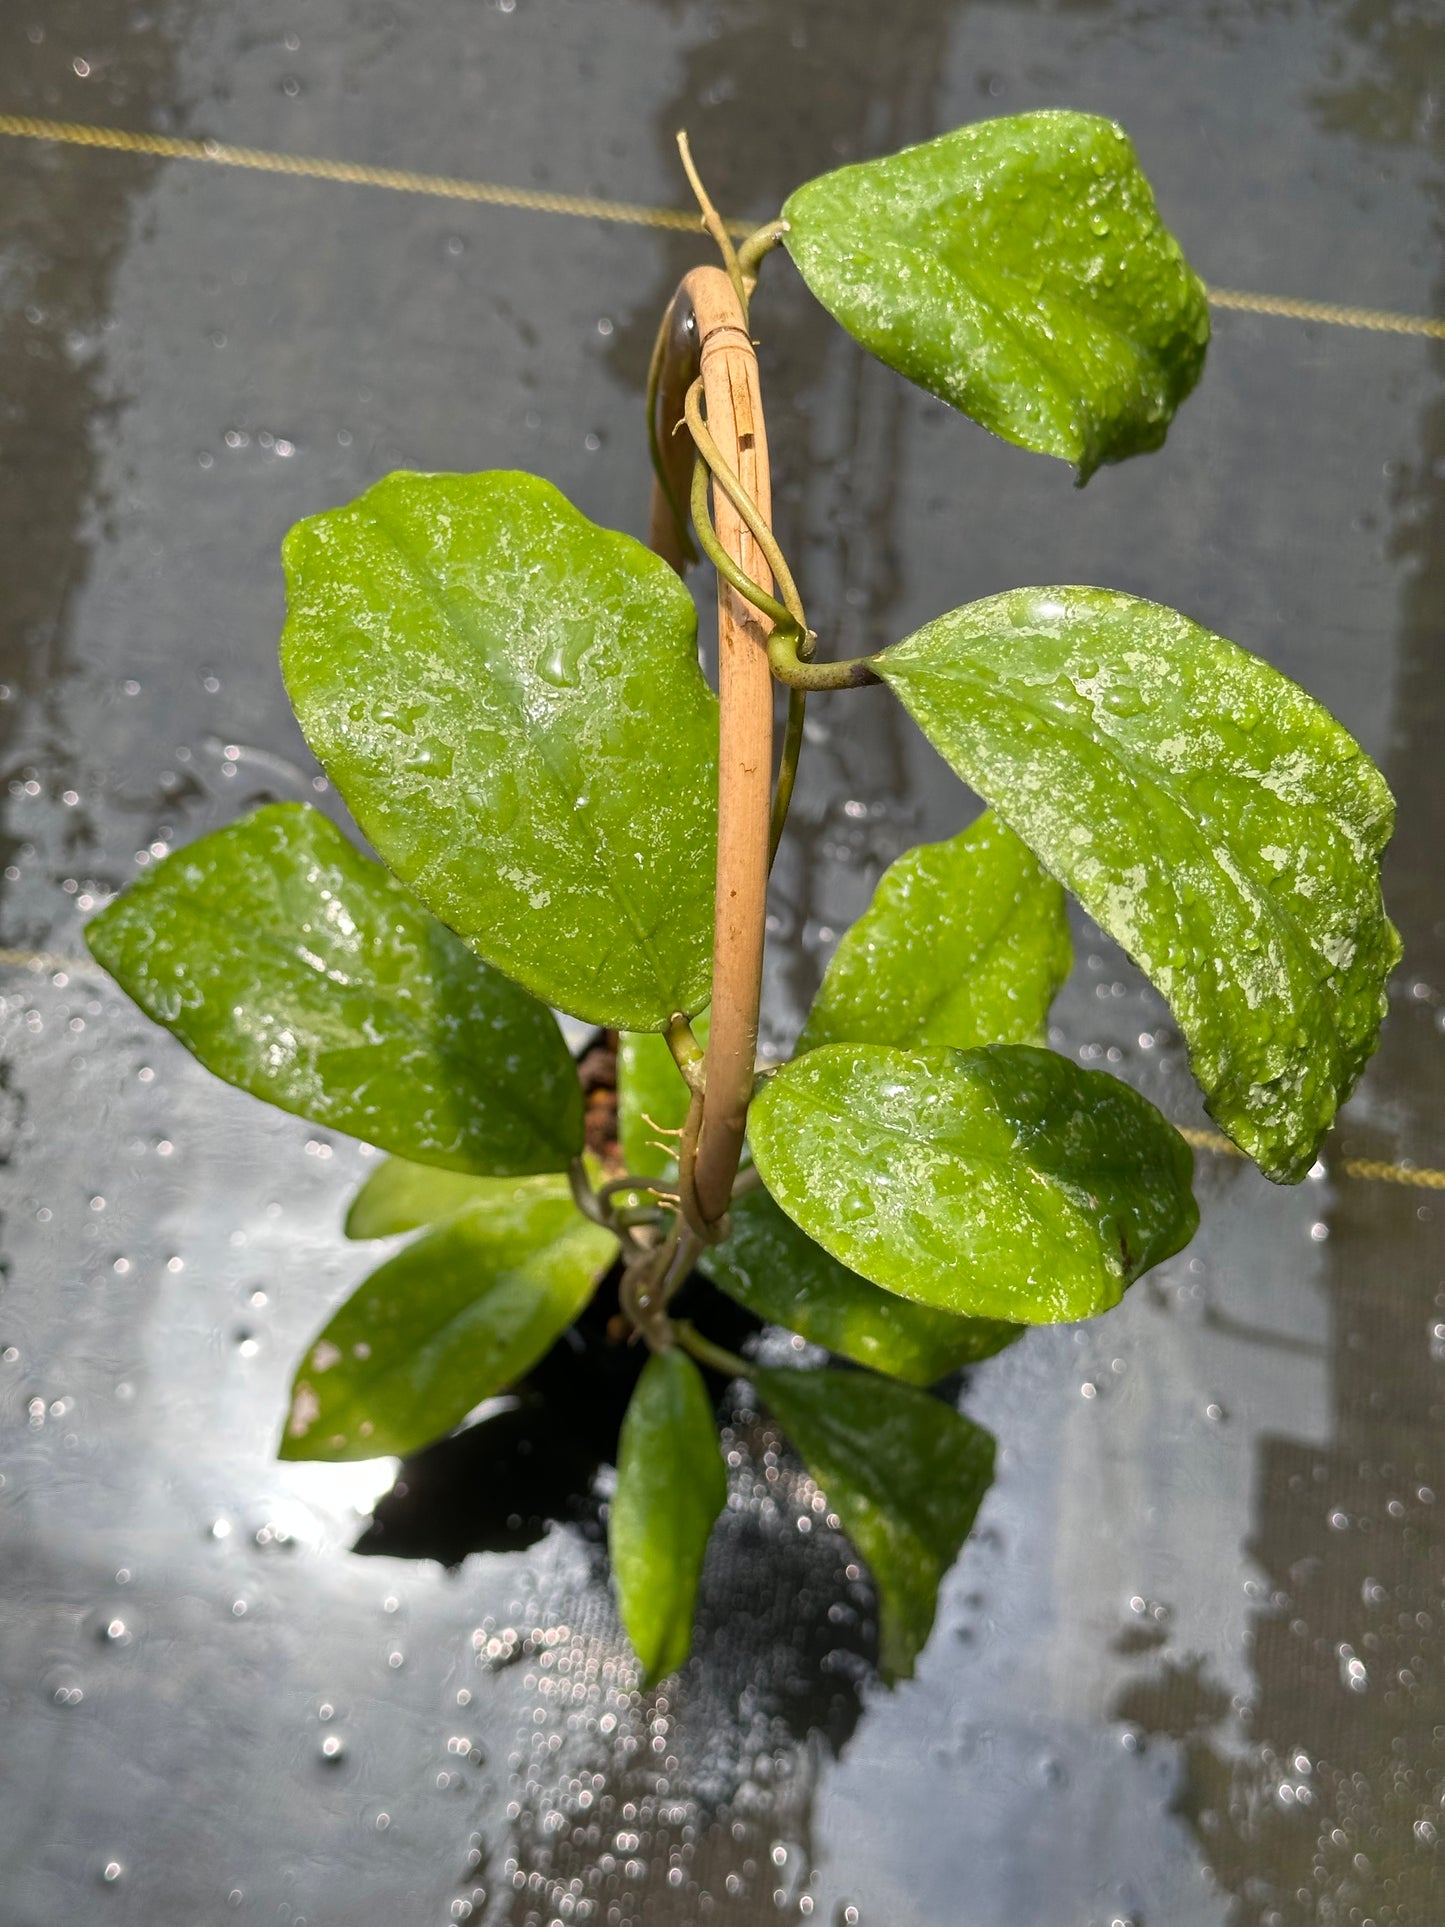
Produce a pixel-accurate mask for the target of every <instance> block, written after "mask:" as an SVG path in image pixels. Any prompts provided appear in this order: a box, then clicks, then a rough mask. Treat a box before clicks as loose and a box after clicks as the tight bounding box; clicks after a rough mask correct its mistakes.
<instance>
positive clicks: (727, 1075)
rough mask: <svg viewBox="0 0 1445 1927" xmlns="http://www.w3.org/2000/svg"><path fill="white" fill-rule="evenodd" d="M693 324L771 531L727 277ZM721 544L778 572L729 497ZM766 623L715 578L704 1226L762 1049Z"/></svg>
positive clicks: (757, 570) (732, 447)
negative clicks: (713, 861) (714, 831)
mask: <svg viewBox="0 0 1445 1927" xmlns="http://www.w3.org/2000/svg"><path fill="white" fill-rule="evenodd" d="M682 295H683V299H684V300H685V301H686V302H687V303H688V304H689V305H690V306H691V309H692V312H693V314H694V316H695V318H696V322H697V342H698V349H699V359H700V365H701V372H702V381H703V392H704V394H705V396H706V399H707V424H708V431H709V433H710V434H711V436H712V439H713V441H714V442H715V443H716V445H717V448H718V451H719V454H720V455H721V458H722V460H723V462H725V463H726V465H727V467H728V469H729V470H730V471H731V473H732V474H733V475H734V476H735V477H736V478H737V480H738V482H739V483H740V484H741V486H742V488H743V489H744V490H745V491H746V493H747V495H748V497H749V499H750V500H751V502H752V503H753V504H754V505H755V509H756V512H757V514H758V515H759V517H760V518H761V519H762V521H763V523H764V524H768V523H770V521H771V515H772V489H771V481H770V475H769V469H768V444H767V434H766V430H765V427H764V423H763V404H762V391H761V387H760V384H759V380H758V359H757V355H756V353H755V352H754V349H753V344H752V340H751V338H750V336H749V334H748V330H747V317H746V314H745V312H744V310H743V307H742V305H741V303H740V302H739V299H738V296H737V293H736V291H735V289H734V285H733V282H732V280H731V279H730V277H729V276H728V275H727V274H725V273H724V272H723V271H722V270H721V269H719V268H710V267H708V268H694V269H693V271H692V273H691V274H689V275H688V276H687V278H686V279H685V280H684V282H683V284H682ZM713 514H714V525H715V527H716V530H717V535H718V539H719V541H720V542H721V544H722V546H723V548H724V549H725V550H726V551H727V553H728V555H729V556H731V558H732V559H733V561H734V562H735V563H736V564H737V565H738V567H739V568H740V569H741V570H742V571H743V572H744V574H745V575H747V576H749V577H750V578H752V580H754V581H756V582H758V583H760V584H761V585H762V586H763V587H765V588H766V587H767V586H769V585H770V584H771V582H772V573H771V571H770V570H769V569H768V566H767V563H766V561H765V559H764V557H763V553H762V550H761V548H760V547H759V545H758V543H757V542H756V540H755V539H754V537H753V535H752V533H751V531H750V530H749V529H748V528H747V526H746V524H745V522H744V521H743V518H742V516H741V515H739V513H738V511H737V508H736V506H735V505H734V504H733V502H732V501H730V500H729V499H728V496H727V494H726V492H725V491H724V490H722V489H719V490H718V491H717V499H716V501H715V502H714V505H713ZM771 627H772V625H771V623H770V622H769V621H768V620H767V618H766V617H765V616H764V615H763V614H761V612H760V611H759V610H757V609H755V608H753V607H752V606H751V605H750V604H749V603H748V602H747V601H745V600H744V598H743V597H742V596H740V595H739V594H738V593H737V591H736V590H735V589H734V588H733V587H732V586H731V584H730V583H728V582H726V581H724V580H722V579H721V578H719V581H718V696H719V700H720V708H721V717H720V740H719V752H718V844H717V888H716V895H715V900H714V940H713V981H712V1016H711V1029H710V1030H709V1033H708V1043H707V1058H706V1073H705V1090H706V1095H705V1098H704V1101H703V1108H702V1127H701V1130H700V1132H699V1134H698V1140H697V1156H696V1160H695V1162H694V1163H693V1167H692V1170H691V1172H690V1174H689V1175H690V1177H691V1184H690V1185H687V1184H686V1183H685V1184H684V1195H685V1196H686V1193H687V1191H689V1190H690V1191H691V1192H692V1198H691V1200H689V1202H695V1206H696V1210H697V1214H698V1217H699V1219H700V1220H701V1222H702V1224H703V1225H705V1226H712V1225H716V1224H718V1223H719V1222H720V1221H721V1219H722V1218H723V1216H724V1214H725V1213H726V1211H727V1208H728V1201H729V1198H730V1197H731V1195H732V1183H733V1178H734V1177H735V1175H736V1173H737V1168H738V1159H739V1157H740V1156H741V1154H742V1148H743V1134H744V1131H745V1130H746V1128H747V1115H748V1103H749V1101H750V1099H751V1097H752V1093H753V1077H754V1068H755V1065H756V1061H757V1050H758V1007H759V1003H760V1001H761V996H762V981H763V933H764V922H765V918H766V914H767V890H768V828H769V817H770V815H771V803H772V797H771V791H772V771H773V685H772V672H771V669H770V667H769V663H768V635H769V631H770V630H771Z"/></svg>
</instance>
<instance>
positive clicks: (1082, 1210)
mask: <svg viewBox="0 0 1445 1927" xmlns="http://www.w3.org/2000/svg"><path fill="white" fill-rule="evenodd" d="M749 1135H750V1139H751V1143H752V1147H753V1158H754V1161H755V1162H756V1164H757V1167H758V1170H759V1172H760V1173H761V1174H762V1178H763V1182H764V1183H765V1184H766V1185H767V1187H768V1189H769V1191H771V1192H772V1194H773V1196H774V1197H775V1198H776V1199H777V1201H778V1203H779V1204H780V1205H781V1206H782V1207H783V1209H784V1210H785V1211H786V1212H787V1214H788V1216H789V1217H790V1218H792V1219H793V1220H794V1222H795V1223H796V1224H798V1225H800V1226H801V1227H802V1229H803V1230H804V1231H806V1232H807V1233H808V1235H809V1237H811V1238H814V1239H816V1240H817V1242H818V1243H819V1244H820V1245H822V1246H823V1248H824V1250H825V1251H831V1252H832V1254H833V1256H834V1257H835V1258H837V1259H838V1260H839V1261H840V1262H841V1263H843V1264H846V1265H851V1266H852V1268H853V1269H854V1270H855V1271H860V1272H862V1274H863V1276H864V1277H865V1278H870V1279H872V1281H873V1283H874V1284H877V1285H882V1286H883V1287H884V1288H885V1290H888V1291H895V1292H897V1293H898V1294H899V1295H900V1296H901V1297H904V1298H911V1299H913V1300H915V1302H917V1303H918V1304H922V1305H933V1306H936V1307H937V1308H938V1309H939V1310H942V1311H952V1312H958V1313H961V1314H963V1315H964V1316H967V1317H973V1318H1002V1319H1007V1320H1009V1321H1011V1322H1014V1323H1017V1324H1025V1325H1050V1324H1056V1323H1058V1322H1060V1321H1062V1320H1064V1319H1071V1318H1088V1317H1091V1316H1092V1315H1093V1314H1094V1313H1096V1312H1101V1311H1107V1310H1108V1309H1109V1307H1110V1306H1111V1305H1116V1304H1117V1303H1118V1302H1119V1300H1120V1298H1121V1297H1122V1296H1123V1294H1124V1288H1125V1287H1126V1286H1127V1285H1130V1284H1132V1283H1133V1281H1134V1280H1135V1279H1136V1278H1137V1277H1139V1275H1140V1274H1141V1273H1142V1272H1145V1271H1147V1270H1148V1269H1149V1267H1150V1266H1151V1265H1157V1264H1158V1263H1159V1262H1160V1261H1161V1260H1162V1259H1164V1258H1167V1257H1169V1256H1170V1255H1171V1254H1172V1253H1173V1252H1176V1251H1178V1250H1179V1249H1180V1248H1181V1247H1182V1246H1184V1245H1186V1244H1187V1243H1188V1242H1189V1240H1190V1238H1191V1237H1192V1236H1193V1235H1194V1230H1195V1226H1196V1225H1197V1224H1198V1222H1199V1213H1198V1211H1197V1209H1196V1207H1195V1203H1194V1198H1193V1195H1192V1193H1191V1191H1190V1188H1189V1180H1190V1175H1191V1171H1192V1168H1193V1161H1192V1158H1191V1156H1190V1151H1189V1146H1188V1145H1187V1144H1186V1143H1185V1142H1184V1140H1183V1138H1181V1137H1180V1135H1179V1133H1178V1132H1177V1131H1176V1130H1175V1129H1174V1128H1173V1126H1172V1125H1170V1124H1168V1123H1166V1122H1165V1120H1164V1119H1163V1118H1162V1117H1161V1116H1160V1115H1159V1113H1158V1112H1157V1111H1156V1110H1155V1109H1154V1106H1153V1105H1152V1104H1150V1103H1148V1102H1147V1101H1146V1100H1145V1099H1144V1098H1142V1097H1140V1096H1139V1095H1138V1093H1137V1092H1136V1091H1131V1090H1130V1089H1129V1087H1128V1085H1127V1084H1121V1083H1120V1082H1119V1081H1118V1079H1117V1078H1113V1077H1108V1076H1106V1075H1105V1074H1104V1073H1103V1072H1101V1071H1085V1070H1080V1069H1079V1068H1078V1066H1077V1065H1075V1064H1072V1063H1070V1062H1069V1060H1068V1059H1067V1058H1064V1057H1057V1056H1055V1055H1054V1053H1053V1052H1052V1051H1045V1050H1034V1049H1032V1048H1031V1047H1030V1046H1028V1045H1026V1044H1001V1045H998V1046H996V1047H994V1048H992V1049H989V1050H976V1051H952V1050H927V1051H900V1050H885V1049H883V1048H881V1047H880V1046H879V1045H876V1044H830V1045H829V1046H827V1047H826V1048H825V1049H823V1050H815V1051H809V1052H808V1054H807V1055H806V1056H805V1057H795V1058H794V1059H793V1061H792V1063H791V1064H785V1065H784V1066H783V1067H782V1069H781V1070H779V1071H777V1072H776V1073H775V1074H774V1075H773V1076H772V1077H770V1078H769V1079H768V1080H767V1081H766V1083H765V1084H764V1085H763V1087H762V1089H761V1090H760V1091H759V1093H758V1095H757V1096H756V1097H755V1098H754V1100H753V1107H752V1111H751V1113H750V1116H749Z"/></svg>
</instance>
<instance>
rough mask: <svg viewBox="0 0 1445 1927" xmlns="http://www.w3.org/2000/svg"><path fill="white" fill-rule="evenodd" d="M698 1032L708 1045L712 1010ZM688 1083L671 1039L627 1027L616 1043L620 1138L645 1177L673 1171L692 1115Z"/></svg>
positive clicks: (699, 1021) (696, 1023)
mask: <svg viewBox="0 0 1445 1927" xmlns="http://www.w3.org/2000/svg"><path fill="white" fill-rule="evenodd" d="M692 1030H693V1035H694V1036H695V1037H696V1038H697V1041H698V1042H699V1043H700V1044H702V1045H704V1046H705V1045H706V1043H707V1034H708V1019H707V1012H706V1011H703V1012H702V1013H701V1014H700V1015H699V1016H697V1017H695V1018H694V1019H693V1022H692ZM687 1106H688V1089H687V1086H686V1084H684V1083H683V1081H682V1073H681V1072H680V1071H679V1070H678V1068H677V1065H676V1063H675V1061H674V1059H673V1055H672V1052H671V1050H670V1049H669V1048H668V1043H667V1039H666V1038H665V1037H662V1036H659V1035H658V1034H657V1033H656V1032H655V1031H653V1032H647V1031H624V1032H623V1033H622V1036H621V1037H620V1038H619V1040H618V1045H617V1138H618V1143H619V1144H620V1146H621V1148H622V1161H623V1163H624V1164H625V1165H626V1166H627V1168H628V1170H629V1171H631V1172H633V1173H634V1174H635V1175H636V1176H637V1177H640V1178H666V1177H671V1176H672V1175H673V1174H674V1173H675V1172H676V1170H677V1157H676V1154H675V1152H674V1151H672V1150H670V1149H669V1148H668V1147H669V1146H672V1145H675V1144H676V1142H677V1137H676V1135H675V1134H676V1133H678V1132H680V1131H681V1129H682V1127H683V1123H684V1121H685V1120H686V1117H687Z"/></svg>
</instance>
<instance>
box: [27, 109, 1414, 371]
mask: <svg viewBox="0 0 1445 1927" xmlns="http://www.w3.org/2000/svg"><path fill="white" fill-rule="evenodd" d="M0 135H8V136H9V137H10V138H11V139H13V140H34V141H58V142H60V143H61V144H62V145H64V146H68V147H99V148H107V149H110V150H111V151H113V152H116V153H122V154H151V155H155V156H157V157H158V158H160V159H162V160H172V161H209V162H210V163H211V164H212V165H213V166H216V167H241V168H249V169H250V170H251V171H252V172H253V173H258V174H288V175H295V176H298V177H300V178H301V179H304V180H314V181H341V182H344V183H346V184H348V185H350V186H353V187H381V188H388V189H390V190H391V191H392V192H393V193H397V194H426V195H430V196H432V197H433V198H435V199H441V200H449V201H472V202H477V203H480V204H482V205H484V206H487V207H515V208H521V209H524V210H526V211H528V212H530V213H533V214H570V215H573V216H576V217H579V218H581V219H583V220H589V221H615V222H619V223H621V224H622V225H623V226H627V227H651V228H664V229H669V230H671V231H672V232H674V233H679V234H698V233H700V232H701V231H702V220H701V218H700V216H699V215H697V214H695V213H691V212H689V211H688V210H687V209H685V208H675V207H648V206H645V205H643V204H642V203H640V202H634V201H608V200H602V199H600V198H598V197H597V196H595V195H589V194H553V193H550V192H548V191H547V190H545V189H543V188H531V187H506V186H503V185H501V184H500V183H498V182H495V181H470V180H464V179H461V178H459V177H457V176H456V175H452V174H419V173H415V172H414V171H413V170H411V169H410V168H404V167H370V166H367V165H366V164H365V163H364V162H360V161H333V160H327V159H325V158H324V157H323V156H319V155H314V154H278V153H275V152H273V151H271V150H270V149H268V148H264V147H232V146H231V145H229V144H228V143H227V142H225V141H216V140H186V139H183V138H182V137H181V136H179V135H175V134H137V133H132V132H131V131H130V130H129V129H128V128H124V127H94V126H92V125H90V123H89V122H87V121H78V120H40V119H36V118H35V117H34V116H32V115H29V114H0ZM727 228H728V232H729V233H730V234H736V235H745V234H747V233H749V232H750V231H751V230H750V224H749V223H748V222H746V221H729V222H728V223H727ZM1208 292H1209V301H1210V305H1211V307H1215V308H1228V309H1235V310H1237V311H1239V312H1240V313H1244V314H1262V315H1274V316H1278V317H1281V318H1283V319H1285V320H1288V321H1319V322H1324V323H1325V324H1326V325H1328V326H1329V327H1332V328H1360V329H1365V330H1367V331H1369V332H1372V333H1375V334H1396V335H1425V336H1428V337H1430V338H1431V339H1433V340H1436V341H1445V319H1440V318H1437V317H1436V316H1434V315H1422V314H1395V313H1392V312H1391V311H1390V310H1389V309H1385V308H1353V307H1348V306H1342V305H1340V304H1339V303H1338V302H1334V301H1296V300H1293V299H1291V298H1290V297H1288V296H1285V295H1274V294H1251V293H1249V292H1247V291H1245V290H1243V289H1240V288H1210V289H1209V291H1208Z"/></svg>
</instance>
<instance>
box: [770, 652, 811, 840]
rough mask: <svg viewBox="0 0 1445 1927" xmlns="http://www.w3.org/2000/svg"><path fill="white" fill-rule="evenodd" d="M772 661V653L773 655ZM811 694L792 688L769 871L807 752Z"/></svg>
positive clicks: (775, 796)
mask: <svg viewBox="0 0 1445 1927" xmlns="http://www.w3.org/2000/svg"><path fill="white" fill-rule="evenodd" d="M769 662H770V663H771V656H770V657H769ZM807 704H808V695H807V691H806V690H803V689H790V690H789V691H788V721H787V726H786V728H785V729H784V731H783V750H782V755H781V756H780V757H779V758H778V778H777V781H776V782H775V783H774V785H773V814H772V819H771V821H770V822H769V824H768V873H769V875H771V874H772V868H773V864H774V863H775V861H776V860H777V855H778V845H779V844H780V843H781V842H782V840H783V830H784V828H785V827H786V825H787V821H788V811H789V809H790V808H791V807H792V802H793V785H794V784H795V783H796V782H797V780H798V758H799V757H800V756H801V755H802V753H803V723H804V721H805V713H806V710H807Z"/></svg>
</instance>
